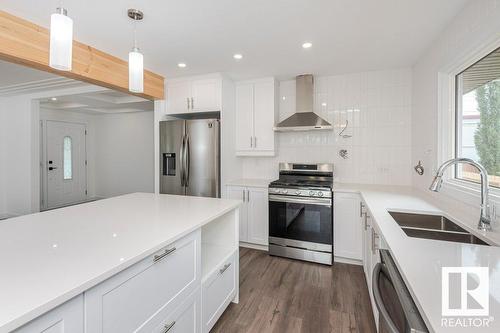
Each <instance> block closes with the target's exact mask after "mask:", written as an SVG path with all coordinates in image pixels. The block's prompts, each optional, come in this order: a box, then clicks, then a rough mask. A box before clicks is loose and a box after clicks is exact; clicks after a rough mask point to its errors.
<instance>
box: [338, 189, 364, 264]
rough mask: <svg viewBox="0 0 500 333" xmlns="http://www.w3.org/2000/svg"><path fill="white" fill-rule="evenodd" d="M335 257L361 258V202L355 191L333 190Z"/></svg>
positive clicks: (358, 259) (359, 259)
mask: <svg viewBox="0 0 500 333" xmlns="http://www.w3.org/2000/svg"><path fill="white" fill-rule="evenodd" d="M333 202H334V203H333V205H334V206H333V214H334V219H333V221H334V223H333V228H334V230H333V237H334V241H333V248H334V255H335V257H340V258H345V259H350V260H357V261H361V260H363V244H362V243H363V231H362V228H363V226H362V222H363V220H362V217H363V212H362V202H361V196H360V195H359V194H357V193H342V192H335V195H334V200H333Z"/></svg>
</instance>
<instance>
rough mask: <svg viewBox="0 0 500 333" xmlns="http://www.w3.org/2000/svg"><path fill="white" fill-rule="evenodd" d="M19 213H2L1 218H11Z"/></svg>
mask: <svg viewBox="0 0 500 333" xmlns="http://www.w3.org/2000/svg"><path fill="white" fill-rule="evenodd" d="M16 216H18V215H16V214H10V213H0V221H1V220H6V219H10V218H13V217H16Z"/></svg>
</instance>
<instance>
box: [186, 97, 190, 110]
mask: <svg viewBox="0 0 500 333" xmlns="http://www.w3.org/2000/svg"><path fill="white" fill-rule="evenodd" d="M186 101H187V106H188V110H189V97H186Z"/></svg>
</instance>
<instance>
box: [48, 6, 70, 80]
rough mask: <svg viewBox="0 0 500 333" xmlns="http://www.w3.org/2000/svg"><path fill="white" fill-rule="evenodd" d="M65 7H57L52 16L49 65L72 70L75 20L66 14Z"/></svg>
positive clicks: (63, 69)
mask: <svg viewBox="0 0 500 333" xmlns="http://www.w3.org/2000/svg"><path fill="white" fill-rule="evenodd" d="M65 14H66V10H65V9H60V8H58V9H57V13H54V14H52V15H51V16H50V56H49V66H50V67H52V68H55V69H58V70H61V71H70V70H71V62H72V57H73V20H72V19H71V18H69V17H68V16H66V15H65Z"/></svg>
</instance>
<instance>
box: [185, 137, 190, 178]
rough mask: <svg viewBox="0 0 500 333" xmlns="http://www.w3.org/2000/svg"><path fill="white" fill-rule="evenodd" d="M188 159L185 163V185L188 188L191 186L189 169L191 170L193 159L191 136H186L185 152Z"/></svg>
mask: <svg viewBox="0 0 500 333" xmlns="http://www.w3.org/2000/svg"><path fill="white" fill-rule="evenodd" d="M184 154H185V156H186V158H185V160H186V161H185V163H186V171H185V173H186V180H185V184H186V187H187V186H189V169H190V164H191V163H190V162H191V161H190V159H191V152H190V147H189V135H188V134H186V148H185V152H184Z"/></svg>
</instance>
